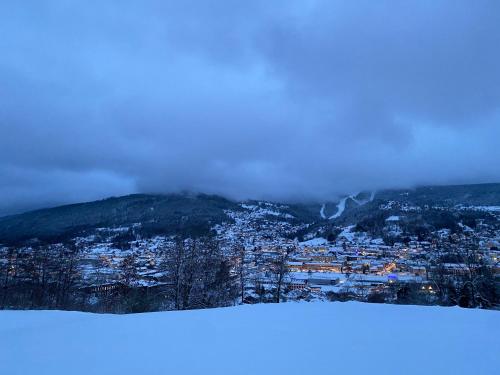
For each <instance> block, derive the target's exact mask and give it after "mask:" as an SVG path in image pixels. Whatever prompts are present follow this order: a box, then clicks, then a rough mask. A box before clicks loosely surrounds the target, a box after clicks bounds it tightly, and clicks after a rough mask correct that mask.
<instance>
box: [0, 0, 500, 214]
mask: <svg viewBox="0 0 500 375" xmlns="http://www.w3.org/2000/svg"><path fill="white" fill-rule="evenodd" d="M0 14H2V15H4V17H2V18H3V19H2V26H1V33H2V38H1V41H0V81H1V82H2V88H1V90H0V103H1V105H0V196H2V197H4V199H2V200H1V201H0V214H7V213H16V212H21V211H24V210H27V209H33V208H40V207H44V206H49V205H55V204H63V203H76V202H81V201H89V200H94V199H100V198H105V197H108V196H111V195H115V196H118V195H125V194H130V193H173V192H179V191H182V190H189V191H197V192H202V193H207V194H219V195H223V196H227V197H230V198H233V199H248V198H253V199H268V200H309V201H310V200H318V201H319V200H330V199H336V197H339V196H342V195H343V194H352V193H354V192H357V191H362V190H380V189H386V188H408V187H412V186H417V185H439V184H441V185H442V184H462V183H481V182H496V181H500V169H499V168H498V167H497V165H496V164H497V163H496V161H498V160H500V148H499V147H498V139H500V126H499V123H500V116H499V114H500V113H499V106H498V103H500V68H499V67H500V52H499V49H498V48H497V46H498V45H500V26H499V25H500V3H499V2H497V1H475V2H469V1H440V2H423V1H407V2H404V3H400V2H383V3H380V2H373V1H361V2H356V3H351V2H346V1H298V0H297V1H295V0H294V1H274V2H272V3H270V2H269V1H260V0H259V1H252V2H249V3H245V4H242V3H238V4H236V3H234V2H232V1H227V0H223V1H217V3H216V4H214V3H210V4H209V3H203V2H197V1H182V2H175V1H156V0H151V1H143V2H136V1H129V0H126V1H108V2H105V3H103V2H98V1H90V2H89V1H73V2H71V6H69V5H68V4H67V3H66V2H64V1H60V0H49V1H44V2H39V3H36V4H31V5H30V6H29V7H27V6H25V4H24V3H22V2H18V1H3V2H1V4H0Z"/></svg>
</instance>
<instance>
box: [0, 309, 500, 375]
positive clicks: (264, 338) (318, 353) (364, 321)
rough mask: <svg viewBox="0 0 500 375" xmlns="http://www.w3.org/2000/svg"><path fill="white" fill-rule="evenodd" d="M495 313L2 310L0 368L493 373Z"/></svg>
mask: <svg viewBox="0 0 500 375" xmlns="http://www.w3.org/2000/svg"><path fill="white" fill-rule="evenodd" d="M499 317H500V315H499V312H498V311H485V310H468V309H461V308H456V307H454V308H443V307H421V306H400V305H379V304H364V303H357V302H347V303H287V304H279V305H278V304H265V305H253V306H250V305H247V306H239V307H234V308H225V309H212V310H196V311H182V312H162V313H145V314H136V315H96V314H88V313H79V312H61V311H0V374H9V375H16V374H19V375H21V374H22V375H30V374H36V375H44V374H47V375H48V374H50V375H58V374H61V375H62V374H72V375H80V374H82V375H83V374H85V375H98V374H117V375H118V374H119V375H129V374H130V375H139V374H197V375H199V374H231V375H234V374H286V375H292V374H334V373H335V374H365V373H366V374H384V375H388V374H406V375H410V374H418V375H422V374H454V375H457V374H481V375H486V374H498V370H499V367H498V366H499V362H498V357H499V355H500V327H499V325H498V319H499Z"/></svg>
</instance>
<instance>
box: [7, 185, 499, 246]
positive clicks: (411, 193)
mask: <svg viewBox="0 0 500 375" xmlns="http://www.w3.org/2000/svg"><path fill="white" fill-rule="evenodd" d="M351 197H352V198H347V199H346V200H345V202H344V203H345V206H344V209H345V210H344V211H343V212H342V213H341V215H340V216H339V217H335V218H334V220H329V221H330V222H334V223H341V224H352V223H358V222H360V221H362V220H364V219H370V218H372V217H377V218H378V219H380V220H382V221H383V220H384V217H385V216H387V215H388V214H389V213H390V212H391V211H390V210H389V211H385V212H383V213H381V212H380V209H379V207H380V206H381V205H384V204H388V203H389V202H391V201H392V202H398V203H399V204H406V205H409V206H413V205H415V206H419V207H424V206H425V205H429V206H443V207H454V206H456V205H465V206H490V205H495V206H500V184H477V185H454V186H428V187H419V188H416V189H399V190H383V191H378V192H377V193H376V194H375V195H372V194H370V193H366V192H365V193H360V194H358V195H356V196H351ZM254 203H255V201H254ZM274 207H280V204H274ZM321 207H322V204H320V203H316V204H314V203H308V204H300V203H296V204H289V203H287V204H286V206H283V207H280V210H281V211H282V212H283V213H284V214H288V215H289V216H290V217H293V219H291V220H293V221H295V222H296V223H297V222H299V223H313V222H315V221H316V222H318V223H320V222H325V220H327V219H326V218H327V217H330V215H332V214H335V212H336V211H337V207H336V204H335V203H333V202H330V203H328V205H327V206H326V210H327V211H328V215H327V216H325V218H322V216H321V212H322V211H321ZM323 207H325V206H323ZM241 209H242V208H241V206H240V204H239V202H235V201H231V200H228V199H225V198H223V197H220V196H215V195H205V194H197V195H194V194H166V195H146V194H134V195H128V196H123V197H118V198H109V199H104V200H100V201H95V202H89V203H79V204H72V205H65V206H60V207H54V208H47V209H42V210H36V211H31V212H27V213H23V214H19V215H12V216H6V217H1V218H0V243H7V244H8V243H13V242H18V241H23V240H27V239H30V238H39V239H42V240H44V239H45V240H54V239H65V238H71V237H74V236H75V235H79V234H83V233H85V232H86V231H88V230H91V229H95V228H100V227H119V226H128V227H130V226H132V225H134V224H137V223H139V224H140V226H141V233H142V234H143V235H146V236H147V235H153V234H183V235H192V236H197V235H202V234H208V233H209V232H210V229H211V228H212V227H213V226H214V225H215V224H217V223H221V222H222V221H225V220H230V219H229V217H228V216H227V215H226V214H225V212H224V210H241ZM323 210H324V208H323ZM323 214H324V212H323ZM384 215H385V216H384ZM272 219H273V217H272V216H269V218H268V220H269V221H271V220H272ZM422 220H424V221H425V220H427V219H425V217H424V218H423V219H422Z"/></svg>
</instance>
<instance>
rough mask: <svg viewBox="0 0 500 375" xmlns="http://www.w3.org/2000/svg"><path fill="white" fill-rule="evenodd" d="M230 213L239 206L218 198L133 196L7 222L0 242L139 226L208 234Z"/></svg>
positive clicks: (2, 222)
mask: <svg viewBox="0 0 500 375" xmlns="http://www.w3.org/2000/svg"><path fill="white" fill-rule="evenodd" d="M225 209H239V206H238V205H237V204H236V203H234V202H232V201H230V200H227V199H224V198H222V197H218V196H213V195H204V194H200V195H189V194H169V195H145V194H134V195H128V196H123V197H118V198H108V199H104V200H100V201H95V202H89V203H79V204H71V205H65V206H60V207H54V208H47V209H42V210H36V211H31V212H27V213H23V214H19V215H12V216H6V217H2V218H0V243H9V242H13V241H14V242H15V241H20V240H25V239H29V238H34V237H37V238H40V239H53V238H58V237H61V238H64V237H68V236H74V235H77V234H79V233H82V232H84V231H85V230H87V229H93V228H99V227H116V226H130V225H133V224H136V223H140V224H141V225H142V231H144V232H147V233H149V234H154V233H166V234H175V233H179V232H182V233H185V234H193V235H196V234H205V233H207V232H208V231H209V230H210V228H211V227H212V226H213V225H214V224H216V223H219V222H221V221H222V220H225V219H227V217H226V215H225V213H224V210H225Z"/></svg>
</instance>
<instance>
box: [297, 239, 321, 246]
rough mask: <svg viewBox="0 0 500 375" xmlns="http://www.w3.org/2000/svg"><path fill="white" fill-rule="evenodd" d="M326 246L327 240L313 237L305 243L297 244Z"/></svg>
mask: <svg viewBox="0 0 500 375" xmlns="http://www.w3.org/2000/svg"><path fill="white" fill-rule="evenodd" d="M326 244H328V240H327V239H326V238H323V237H315V238H311V239H310V240H307V241H302V242H299V245H300V246H321V245H326Z"/></svg>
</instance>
